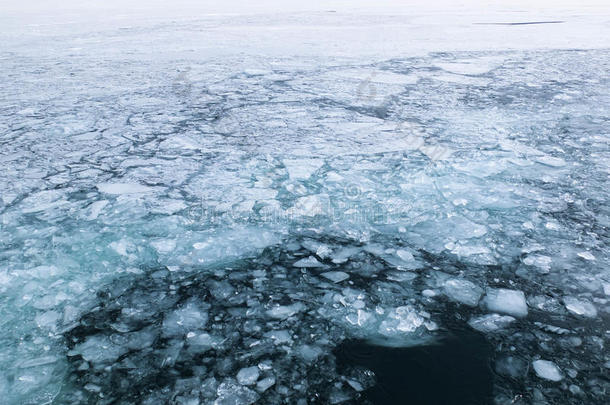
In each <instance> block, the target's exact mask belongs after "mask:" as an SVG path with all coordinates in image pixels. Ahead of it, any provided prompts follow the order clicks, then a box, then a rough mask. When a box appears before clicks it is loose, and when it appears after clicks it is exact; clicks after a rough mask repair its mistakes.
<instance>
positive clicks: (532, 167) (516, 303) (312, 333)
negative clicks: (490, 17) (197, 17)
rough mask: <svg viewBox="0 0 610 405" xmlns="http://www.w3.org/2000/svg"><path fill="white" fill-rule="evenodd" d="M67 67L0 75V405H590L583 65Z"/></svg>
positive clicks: (450, 59) (487, 58) (267, 61)
mask: <svg viewBox="0 0 610 405" xmlns="http://www.w3.org/2000/svg"><path fill="white" fill-rule="evenodd" d="M175 29H176V28H175V27H172V28H171V29H168V28H167V27H164V26H161V27H154V29H153V30H152V32H157V31H155V30H158V35H159V36H160V37H163V35H164V33H165V34H167V33H168V32H171V33H173V32H175ZM182 29H184V30H188V29H193V27H192V26H187V27H186V28H184V27H183V28H182ZM125 30H126V31H127V32H128V34H122V33H121V31H120V30H119V31H118V32H117V33H115V34H113V35H116V38H117V39H116V40H117V41H120V40H121V38H122V37H121V36H122V35H134V36H138V35H150V32H148V31H147V32H145V33H144V34H139V33H137V32H135V33H134V32H133V31H134V30H135V31H137V29H136V28H125ZM130 30H131V31H130ZM112 32H114V31H112ZM167 35H169V34H167ZM104 36H106V37H107V36H108V33H95V34H91V36H90V37H89V38H87V37H84V38H82V39H81V41H82V42H83V43H86V42H87V41H88V40H89V41H95V40H96V38H98V37H104ZM170 39H171V38H170ZM140 40H141V39H140ZM163 40H168V39H166V38H165V37H163ZM168 41H169V40H168ZM70 52H72V51H68V54H65V55H62V57H64V58H65V59H64V60H61V61H58V60H56V59H55V57H53V56H46V54H45V53H42V54H41V55H40V56H36V55H28V54H27V52H21V53H19V52H11V51H6V52H3V53H2V54H1V55H0V57H1V58H2V68H1V69H0V74H1V75H2V81H3V83H5V85H4V86H3V87H2V88H0V91H1V94H0V96H1V97H0V100H2V101H0V110H1V111H2V115H3V116H5V117H8V119H7V120H3V121H2V122H1V123H0V131H1V132H0V145H1V147H0V161H1V162H2V168H3V170H2V171H1V172H0V190H1V194H0V197H1V198H0V243H1V244H0V293H1V294H2V295H1V297H0V314H1V317H0V322H1V326H2V332H1V333H0V342H1V343H2V344H1V345H0V368H1V369H2V370H4V373H2V375H0V397H2V398H4V402H5V403H8V404H41V403H57V404H72V403H74V404H77V403H99V404H106V403H108V404H111V403H121V404H123V403H124V404H131V403H134V404H135V403H150V404H160V403H175V404H198V403H202V404H205V403H214V404H250V403H254V402H256V401H258V403H282V402H285V403H291V404H305V403H363V402H364V401H369V403H388V402H390V403H396V402H395V400H394V398H399V397H400V396H401V395H405V394H408V395H410V396H411V397H412V399H413V401H415V398H420V396H421V395H423V394H424V393H425V392H426V390H429V392H430V397H429V398H428V399H429V400H430V401H437V402H420V403H445V402H443V401H445V399H443V398H440V399H437V397H435V396H434V395H435V394H439V395H443V394H447V395H449V397H450V398H463V396H460V395H462V394H460V392H461V391H460V390H463V385H462V384H460V382H459V376H460V375H461V374H471V376H476V378H474V377H473V378H472V379H471V382H472V381H475V382H478V383H477V384H476V387H477V389H478V390H479V391H473V390H468V392H469V393H471V394H473V397H472V398H469V400H472V401H474V403H494V402H495V403H498V404H529V403H537V404H538V403H539V404H544V403H548V404H583V403H587V404H600V403H604V401H605V400H607V396H608V393H607V392H608V388H609V381H608V377H607V375H608V369H609V368H610V356H609V355H608V350H607V348H606V345H607V344H608V342H607V340H608V319H609V317H608V314H609V311H610V307H609V305H608V295H610V273H609V272H608V264H609V258H610V257H609V255H608V239H609V234H608V226H609V224H610V221H609V220H610V218H609V213H610V212H609V209H608V204H607V201H608V197H609V192H608V187H607V180H608V171H609V167H610V166H609V164H608V162H610V149H609V147H608V139H609V134H608V130H609V126H608V123H609V114H608V113H609V107H608V106H609V105H610V96H609V95H608V94H609V90H610V86H609V81H608V79H607V77H605V76H604V75H603V74H602V72H606V71H608V70H609V69H610V66H609V65H610V53H609V52H608V51H607V50H604V49H601V50H539V51H538V50H527V51H526V50H521V51H504V52H499V51H494V52H492V51H477V52H466V51H452V52H430V53H428V54H425V55H422V56H413V57H398V56H397V57H393V58H371V57H366V58H364V57H360V58H355V57H353V58H350V57H348V56H345V57H330V56H320V57H318V58H312V57H298V56H290V57H288V56H286V57H282V56H277V57H275V56H274V57H270V56H269V57H262V56H260V57H255V56H247V57H246V56H235V55H233V56H227V55H221V56H218V57H215V58H206V59H205V60H204V59H202V58H201V57H199V56H198V55H193V56H188V57H184V55H183V54H181V55H182V56H181V57H180V58H173V57H172V55H165V56H164V57H163V58H159V59H157V60H142V59H141V58H140V59H138V58H137V57H131V56H129V53H127V54H126V55H120V54H112V55H109V54H105V56H104V58H101V59H98V58H95V57H93V56H92V55H90V54H87V53H85V54H81V53H79V52H78V50H77V49H75V50H74V51H73V53H70ZM7 84H8V85H7ZM473 342H474V343H473ZM479 342H480V344H479ZM421 353H423V354H421ZM379 359H387V360H379ZM413 359H415V360H413ZM401 361H404V362H405V363H406V364H404V368H403V369H402V374H401V364H400V362H401ZM414 361H415V363H417V362H419V363H420V364H421V369H422V370H428V371H427V373H424V372H422V373H421V374H418V373H417V371H416V370H414V368H413V362H414ZM464 362H468V363H469V364H468V365H465V364H460V363H464ZM462 366H464V367H465V368H462ZM466 366H467V367H466ZM463 370H466V371H463ZM399 376H402V377H404V376H413V378H412V379H404V378H403V379H400V378H398V377H399ZM422 376H430V379H427V378H423V377H422ZM439 376H440V377H439ZM415 377H417V378H419V379H417V378H415ZM434 379H441V380H442V381H443V382H444V383H445V385H442V386H441V385H438V386H437V387H439V388H437V389H438V390H439V391H438V392H435V393H433V391H432V390H434V387H435V385H434V383H432V382H430V381H431V380H434ZM455 379H457V382H456V380H455ZM400 384H402V386H401V385H400ZM426 384H427V385H426ZM440 387H443V389H441V388H440ZM445 398H446V397H445ZM466 400H468V399H464V401H466ZM422 401H425V398H424V399H422ZM364 403H366V402H364ZM414 403H415V402H414ZM464 403H467V402H464Z"/></svg>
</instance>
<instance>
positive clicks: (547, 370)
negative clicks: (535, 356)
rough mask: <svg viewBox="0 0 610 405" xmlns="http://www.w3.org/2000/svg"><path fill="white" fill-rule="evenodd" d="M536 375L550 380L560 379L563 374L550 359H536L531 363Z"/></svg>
mask: <svg viewBox="0 0 610 405" xmlns="http://www.w3.org/2000/svg"><path fill="white" fill-rule="evenodd" d="M532 365H533V366H534V371H535V372H536V375H538V377H540V378H544V379H545V380H550V381H561V380H562V379H563V376H562V375H561V371H560V370H559V367H557V365H556V364H555V363H553V362H552V361H548V360H536V361H534V362H533V363H532Z"/></svg>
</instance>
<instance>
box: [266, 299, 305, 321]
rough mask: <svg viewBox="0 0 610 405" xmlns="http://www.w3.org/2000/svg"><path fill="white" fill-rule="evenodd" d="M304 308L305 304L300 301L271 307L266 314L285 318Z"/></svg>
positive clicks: (276, 317)
mask: <svg viewBox="0 0 610 405" xmlns="http://www.w3.org/2000/svg"><path fill="white" fill-rule="evenodd" d="M304 309H305V306H304V305H303V304H301V303H300V302H297V303H295V304H292V305H283V306H277V307H273V308H271V309H270V310H268V311H267V315H269V316H270V317H272V318H275V319H286V318H290V317H291V316H292V315H294V314H296V313H297V312H300V311H302V310H304Z"/></svg>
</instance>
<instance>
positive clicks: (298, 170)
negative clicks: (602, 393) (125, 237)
mask: <svg viewBox="0 0 610 405" xmlns="http://www.w3.org/2000/svg"><path fill="white" fill-rule="evenodd" d="M283 163H284V167H285V168H286V170H287V171H288V175H289V176H290V178H291V179H292V180H306V179H308V178H309V177H311V175H312V174H313V173H314V172H315V171H317V170H318V169H319V168H320V167H322V165H324V161H323V160H321V159H284V160H283Z"/></svg>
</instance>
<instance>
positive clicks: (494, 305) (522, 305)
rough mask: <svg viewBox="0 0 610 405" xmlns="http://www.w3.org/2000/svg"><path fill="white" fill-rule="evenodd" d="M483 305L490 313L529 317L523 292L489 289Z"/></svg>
mask: <svg viewBox="0 0 610 405" xmlns="http://www.w3.org/2000/svg"><path fill="white" fill-rule="evenodd" d="M483 303H484V304H485V306H486V307H487V309H489V310H490V311H494V312H499V313H501V314H507V315H512V316H515V317H518V318H520V317H524V316H527V303H526V302H525V294H523V291H519V290H508V289H505V288H488V289H487V294H486V295H485V298H484V299H483Z"/></svg>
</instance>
